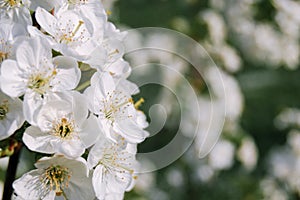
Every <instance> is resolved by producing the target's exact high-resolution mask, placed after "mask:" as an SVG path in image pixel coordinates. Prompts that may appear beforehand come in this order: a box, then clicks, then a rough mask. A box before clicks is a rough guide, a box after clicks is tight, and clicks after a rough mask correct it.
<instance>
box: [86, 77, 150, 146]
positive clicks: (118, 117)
mask: <svg viewBox="0 0 300 200" xmlns="http://www.w3.org/2000/svg"><path fill="white" fill-rule="evenodd" d="M91 85H92V86H91V87H89V88H88V89H87V90H86V92H85V93H86V94H87V96H88V99H89V100H90V106H89V107H90V110H91V111H92V112H93V113H95V114H97V115H98V119H99V122H100V126H101V127H102V129H103V131H104V133H105V135H106V136H107V137H109V138H111V139H113V135H112V133H113V134H115V133H117V134H119V135H121V136H122V137H124V138H125V139H126V140H127V141H128V142H131V143H140V142H142V141H143V140H144V139H145V138H146V137H147V136H148V132H146V131H144V130H143V128H145V126H146V124H145V123H142V121H144V120H143V117H142V115H143V114H142V113H140V112H138V111H137V110H136V108H135V107H134V104H133V100H132V98H131V96H130V95H129V94H128V93H126V91H122V90H119V89H118V87H117V86H116V84H115V83H114V80H113V78H112V77H111V76H110V75H109V74H108V73H96V74H95V75H94V76H93V77H92V81H91Z"/></svg>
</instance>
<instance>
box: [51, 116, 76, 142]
mask: <svg viewBox="0 0 300 200" xmlns="http://www.w3.org/2000/svg"><path fill="white" fill-rule="evenodd" d="M73 131H74V126H73V124H72V123H70V122H69V121H68V120H67V119H66V118H62V119H61V121H60V123H59V124H57V125H56V127H55V133H56V135H58V136H60V137H61V138H67V137H69V136H70V135H71V134H72V132H73Z"/></svg>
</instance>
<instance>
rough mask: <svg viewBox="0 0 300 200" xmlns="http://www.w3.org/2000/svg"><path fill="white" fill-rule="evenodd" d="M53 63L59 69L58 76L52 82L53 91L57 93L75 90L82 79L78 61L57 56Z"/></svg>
mask: <svg viewBox="0 0 300 200" xmlns="http://www.w3.org/2000/svg"><path fill="white" fill-rule="evenodd" d="M53 63H54V65H55V66H56V67H57V68H56V69H57V75H56V76H55V78H54V80H53V81H51V83H52V85H53V86H54V87H53V89H54V90H55V91H64V90H72V89H74V88H75V87H76V86H77V85H78V83H79V80H80V77H81V71H80V70H79V68H78V64H77V61H76V60H75V59H74V58H72V57H66V56H57V57H55V58H54V59H53Z"/></svg>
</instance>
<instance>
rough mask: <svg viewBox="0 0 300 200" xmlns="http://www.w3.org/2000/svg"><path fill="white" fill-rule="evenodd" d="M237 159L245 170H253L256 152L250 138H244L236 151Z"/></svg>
mask: <svg viewBox="0 0 300 200" xmlns="http://www.w3.org/2000/svg"><path fill="white" fill-rule="evenodd" d="M237 156H238V159H239V160H240V161H241V162H242V164H243V165H244V166H245V167H246V169H247V170H253V169H254V168H255V166H256V163H257V159H258V153H257V148H256V145H255V143H254V141H253V140H252V139H251V138H245V139H243V141H242V144H241V146H240V148H239V150H238V152H237Z"/></svg>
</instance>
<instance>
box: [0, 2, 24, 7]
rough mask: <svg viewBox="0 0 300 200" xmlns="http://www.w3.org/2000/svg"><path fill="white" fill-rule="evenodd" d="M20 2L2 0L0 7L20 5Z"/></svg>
mask: <svg viewBox="0 0 300 200" xmlns="http://www.w3.org/2000/svg"><path fill="white" fill-rule="evenodd" d="M20 2H21V1H20V0H4V1H2V2H0V7H1V8H3V7H6V8H12V7H15V6H18V5H20Z"/></svg>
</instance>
